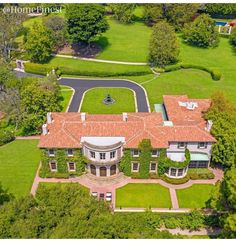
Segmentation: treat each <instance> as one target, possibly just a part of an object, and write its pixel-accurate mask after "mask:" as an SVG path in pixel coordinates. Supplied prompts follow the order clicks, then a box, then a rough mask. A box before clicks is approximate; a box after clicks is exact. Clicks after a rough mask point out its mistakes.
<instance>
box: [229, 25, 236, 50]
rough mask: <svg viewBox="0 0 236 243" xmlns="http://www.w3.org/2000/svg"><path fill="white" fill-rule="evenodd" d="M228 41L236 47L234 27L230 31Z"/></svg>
mask: <svg viewBox="0 0 236 243" xmlns="http://www.w3.org/2000/svg"><path fill="white" fill-rule="evenodd" d="M229 41H230V43H231V44H232V45H233V46H234V47H236V27H234V28H233V29H232V32H231V35H230V37H229Z"/></svg>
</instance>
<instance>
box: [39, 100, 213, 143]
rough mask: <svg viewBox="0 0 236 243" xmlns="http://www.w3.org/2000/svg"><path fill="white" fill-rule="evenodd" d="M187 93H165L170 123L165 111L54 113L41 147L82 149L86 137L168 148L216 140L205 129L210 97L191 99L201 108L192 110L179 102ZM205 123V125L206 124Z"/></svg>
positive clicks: (41, 141)
mask: <svg viewBox="0 0 236 243" xmlns="http://www.w3.org/2000/svg"><path fill="white" fill-rule="evenodd" d="M189 101H190V100H189V99H188V98H187V96H164V103H165V107H166V110H167V114H168V118H169V120H170V121H172V123H171V122H170V121H169V123H170V124H167V121H164V119H163V114H162V112H153V113H148V112H147V113H142V112H139V113H123V114H120V115H90V114H85V113H74V112H69V113H59V112H58V113H57V112H55V113H52V120H53V121H52V123H50V122H49V124H48V125H47V128H46V129H47V131H46V133H47V134H46V135H42V136H41V139H40V143H39V147H41V148H79V147H81V145H82V144H81V143H82V142H83V141H82V140H83V137H87V138H88V137H124V138H125V144H124V146H125V147H127V148H137V147H138V145H139V142H140V141H141V140H142V139H150V140H151V144H152V146H153V147H154V148H168V146H169V142H172V141H176V142H214V141H215V139H214V138H213V137H212V136H211V135H210V133H209V132H208V131H206V130H205V125H206V122H205V121H204V119H203V118H202V117H201V115H202V111H203V110H206V109H207V108H208V107H209V105H210V100H191V102H197V104H198V107H196V108H194V110H188V109H187V108H186V107H183V106H180V105H179V103H178V102H189ZM203 126H204V127H203Z"/></svg>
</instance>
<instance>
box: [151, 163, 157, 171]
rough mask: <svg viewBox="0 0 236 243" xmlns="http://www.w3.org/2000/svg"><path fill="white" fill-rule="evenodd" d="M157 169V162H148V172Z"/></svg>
mask: <svg viewBox="0 0 236 243" xmlns="http://www.w3.org/2000/svg"><path fill="white" fill-rule="evenodd" d="M156 171H157V163H155V162H151V163H150V172H156Z"/></svg>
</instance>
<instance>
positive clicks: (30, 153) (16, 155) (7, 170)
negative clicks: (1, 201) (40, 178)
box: [0, 140, 40, 197]
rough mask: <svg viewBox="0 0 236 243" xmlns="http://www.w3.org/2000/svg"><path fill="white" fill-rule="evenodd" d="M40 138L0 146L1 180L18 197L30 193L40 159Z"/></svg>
mask: <svg viewBox="0 0 236 243" xmlns="http://www.w3.org/2000/svg"><path fill="white" fill-rule="evenodd" d="M37 144H38V140H16V141H14V142H11V143H9V144H6V145H4V146H2V147H0V181H1V183H2V185H3V187H4V188H8V189H9V192H11V193H13V194H14V195H15V196H16V197H20V196H25V195H27V194H29V192H30V189H31V186H32V183H33V180H34V177H35V174H36V171H37V168H38V165H39V161H40V150H39V149H38V148H37Z"/></svg>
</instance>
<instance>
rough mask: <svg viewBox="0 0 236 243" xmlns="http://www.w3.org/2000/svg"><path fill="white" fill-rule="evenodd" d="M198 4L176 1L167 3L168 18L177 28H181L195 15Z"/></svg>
mask: <svg viewBox="0 0 236 243" xmlns="http://www.w3.org/2000/svg"><path fill="white" fill-rule="evenodd" d="M198 8H199V5H198V4H195V3H174V4H172V3H171V4H166V11H165V13H166V18H167V21H168V22H169V23H171V24H172V25H173V26H174V27H175V29H177V30H180V29H182V28H183V27H184V24H186V23H189V22H191V21H192V20H193V18H194V17H195V15H196V13H197V10H198Z"/></svg>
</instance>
